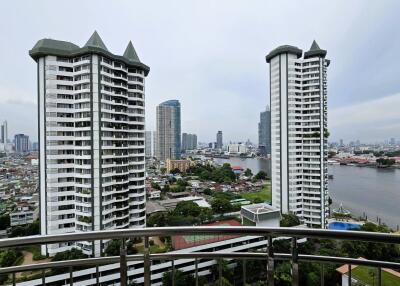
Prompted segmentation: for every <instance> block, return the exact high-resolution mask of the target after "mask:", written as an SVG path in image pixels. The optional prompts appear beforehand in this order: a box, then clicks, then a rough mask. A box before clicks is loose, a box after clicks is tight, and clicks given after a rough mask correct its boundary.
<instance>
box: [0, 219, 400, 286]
mask: <svg viewBox="0 0 400 286" xmlns="http://www.w3.org/2000/svg"><path fill="white" fill-rule="evenodd" d="M176 235H224V236H231V237H232V235H240V236H258V237H264V238H265V240H266V246H265V247H263V248H262V250H263V251H262V252H233V251H230V252H229V251H226V252H225V251H224V252H190V251H187V252H167V253H161V254H152V253H150V244H149V238H150V237H155V236H163V237H165V236H176ZM135 237H140V238H143V239H144V251H143V254H135V255H127V248H126V241H127V240H129V239H132V238H135ZM278 237H284V238H286V239H291V252H290V253H276V252H274V249H273V243H272V242H273V239H274V238H278ZM302 238H311V239H331V240H353V241H366V242H375V243H392V244H400V235H397V234H387V233H372V232H362V231H336V230H324V229H303V228H284V227H281V228H268V227H224V226H218V227H208V226H207V227H162V228H159V227H156V228H143V229H123V230H106V231H92V232H85V233H68V234H59V235H47V236H30V237H19V238H7V239H1V240H0V248H8V247H21V246H27V245H47V244H53V243H66V242H77V241H99V240H110V239H119V240H121V241H122V243H121V249H120V255H119V256H109V257H95V258H85V259H76V260H68V261H57V262H46V263H38V264H30V265H20V266H11V267H3V268H0V275H4V274H7V275H8V274H12V278H13V279H12V284H13V285H16V279H15V274H16V273H19V272H24V271H38V270H42V273H43V276H42V285H45V284H46V282H48V281H46V280H47V279H48V277H46V276H45V270H46V269H55V268H63V269H69V284H70V285H73V284H74V282H73V281H74V280H73V271H72V270H73V268H74V267H85V266H96V274H95V277H96V284H97V285H100V282H99V277H100V275H99V266H100V265H107V264H115V263H119V275H120V276H119V280H120V285H122V286H126V285H128V281H129V280H128V262H130V261H142V262H143V265H144V266H143V278H144V279H143V282H144V285H145V286H149V285H151V263H152V261H160V260H161V261H172V271H173V273H174V271H175V267H174V261H176V260H178V259H194V263H195V279H196V286H197V285H198V282H199V279H198V276H199V275H198V274H199V273H198V261H199V260H200V259H223V258H225V259H237V260H248V259H257V260H264V261H266V262H267V269H266V272H267V283H268V285H269V286H271V285H274V268H275V262H276V261H282V260H286V261H290V262H291V279H292V285H299V263H300V262H318V263H335V264H339V263H340V264H348V283H349V284H348V285H352V276H351V266H352V265H363V266H370V267H376V268H378V285H381V275H380V273H381V268H395V269H396V268H400V263H396V262H389V261H377V260H364V259H356V258H349V257H335V256H320V255H303V254H299V253H298V240H299V239H302ZM219 272H220V275H221V269H220V270H219ZM243 274H244V277H245V271H243ZM172 277H173V275H172ZM245 282H246V278H243V284H245Z"/></svg>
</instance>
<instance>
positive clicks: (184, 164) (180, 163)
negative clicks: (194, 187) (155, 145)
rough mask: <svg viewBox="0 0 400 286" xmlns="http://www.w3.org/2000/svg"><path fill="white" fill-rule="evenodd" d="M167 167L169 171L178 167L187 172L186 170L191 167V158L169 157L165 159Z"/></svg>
mask: <svg viewBox="0 0 400 286" xmlns="http://www.w3.org/2000/svg"><path fill="white" fill-rule="evenodd" d="M165 167H166V168H167V173H171V171H172V170H174V169H178V170H179V171H181V172H186V170H187V169H189V167H190V160H171V159H167V160H166V161H165Z"/></svg>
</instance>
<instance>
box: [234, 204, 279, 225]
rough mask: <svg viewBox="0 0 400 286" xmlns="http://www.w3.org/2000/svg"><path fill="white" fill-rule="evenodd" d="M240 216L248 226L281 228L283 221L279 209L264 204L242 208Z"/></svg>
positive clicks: (243, 223)
mask: <svg viewBox="0 0 400 286" xmlns="http://www.w3.org/2000/svg"><path fill="white" fill-rule="evenodd" d="M240 216H241V218H242V225H247V226H263V227H279V222H280V219H281V214H280V212H279V210H278V209H276V208H274V207H272V206H270V205H268V204H264V203H262V204H253V205H246V206H242V208H241V210H240Z"/></svg>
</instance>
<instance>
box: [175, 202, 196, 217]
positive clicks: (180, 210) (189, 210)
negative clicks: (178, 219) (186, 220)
mask: <svg viewBox="0 0 400 286" xmlns="http://www.w3.org/2000/svg"><path fill="white" fill-rule="evenodd" d="M200 213H201V208H200V207H199V206H198V205H197V204H196V203H194V202H191V201H181V202H179V203H178V204H177V205H176V207H175V209H174V211H173V214H174V215H181V216H193V217H197V216H198V215H200Z"/></svg>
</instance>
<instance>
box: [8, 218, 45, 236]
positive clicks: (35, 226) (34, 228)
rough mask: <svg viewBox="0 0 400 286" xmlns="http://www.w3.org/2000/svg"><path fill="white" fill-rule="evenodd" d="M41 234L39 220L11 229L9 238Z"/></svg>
mask: <svg viewBox="0 0 400 286" xmlns="http://www.w3.org/2000/svg"><path fill="white" fill-rule="evenodd" d="M39 233H40V226H39V220H35V221H34V222H33V223H28V224H26V225H24V226H17V227H14V228H13V229H11V233H10V235H9V237H19V236H29V235H36V234H39Z"/></svg>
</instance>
